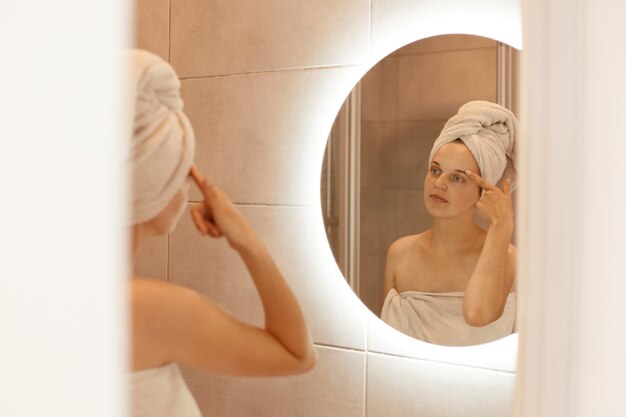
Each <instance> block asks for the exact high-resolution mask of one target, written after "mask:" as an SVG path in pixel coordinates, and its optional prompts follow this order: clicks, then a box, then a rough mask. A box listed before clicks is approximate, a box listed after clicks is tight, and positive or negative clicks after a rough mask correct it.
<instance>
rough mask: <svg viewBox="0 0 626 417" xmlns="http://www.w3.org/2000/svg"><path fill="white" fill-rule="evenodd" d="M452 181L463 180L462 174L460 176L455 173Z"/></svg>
mask: <svg viewBox="0 0 626 417" xmlns="http://www.w3.org/2000/svg"><path fill="white" fill-rule="evenodd" d="M454 181H456V182H463V181H464V179H463V177H462V176H460V175H455V176H454Z"/></svg>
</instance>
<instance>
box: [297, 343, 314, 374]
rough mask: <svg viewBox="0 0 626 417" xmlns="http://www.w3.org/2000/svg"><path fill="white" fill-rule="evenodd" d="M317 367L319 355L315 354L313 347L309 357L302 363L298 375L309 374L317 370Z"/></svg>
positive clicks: (303, 359)
mask: <svg viewBox="0 0 626 417" xmlns="http://www.w3.org/2000/svg"><path fill="white" fill-rule="evenodd" d="M315 365H317V353H316V352H315V348H314V347H313V346H311V348H310V349H309V352H308V353H307V355H306V356H305V357H304V358H302V360H301V361H300V367H299V369H298V372H297V373H299V374H303V373H305V372H309V371H310V370H312V369H313V368H315Z"/></svg>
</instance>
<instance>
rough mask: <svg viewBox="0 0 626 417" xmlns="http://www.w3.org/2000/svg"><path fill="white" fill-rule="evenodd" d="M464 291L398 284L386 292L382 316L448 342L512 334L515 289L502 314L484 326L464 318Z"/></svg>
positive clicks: (409, 332) (417, 333)
mask: <svg viewBox="0 0 626 417" xmlns="http://www.w3.org/2000/svg"><path fill="white" fill-rule="evenodd" d="M463 296H464V292H462V291H459V292H444V293H428V292H418V291H403V292H402V293H398V291H397V290H396V289H395V288H392V289H391V291H389V293H388V294H387V297H386V298H385V302H384V304H383V309H382V314H381V319H382V320H383V321H384V322H385V323H387V324H389V325H390V326H391V327H393V328H395V329H396V330H398V331H401V332H402V333H405V334H407V335H409V336H412V337H414V338H416V339H419V340H423V341H425V342H429V343H434V344H438V345H445V346H468V345H478V344H482V343H487V342H492V341H494V340H497V339H500V338H503V337H505V336H508V335H510V334H511V333H513V331H514V325H515V293H510V294H509V296H508V298H507V301H506V305H505V307H504V312H503V313H502V316H501V317H500V318H499V319H498V320H496V321H494V322H493V323H490V324H488V325H486V326H483V327H473V326H470V325H469V324H467V323H466V322H465V319H464V318H463Z"/></svg>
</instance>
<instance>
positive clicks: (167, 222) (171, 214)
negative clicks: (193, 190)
mask: <svg viewBox="0 0 626 417" xmlns="http://www.w3.org/2000/svg"><path fill="white" fill-rule="evenodd" d="M189 188H190V184H189V179H187V181H185V183H184V184H183V186H182V187H181V189H180V190H179V191H178V193H176V195H175V196H174V198H172V200H171V201H170V202H169V203H168V205H167V206H165V208H164V209H163V210H161V212H160V213H159V214H157V216H156V217H154V218H152V219H151V220H150V221H149V224H150V228H151V229H153V230H154V232H155V234H157V235H166V234H168V233H171V232H173V231H174V229H175V228H176V225H177V224H178V222H179V220H180V218H181V217H182V215H183V214H184V213H185V207H186V205H187V200H188V197H189Z"/></svg>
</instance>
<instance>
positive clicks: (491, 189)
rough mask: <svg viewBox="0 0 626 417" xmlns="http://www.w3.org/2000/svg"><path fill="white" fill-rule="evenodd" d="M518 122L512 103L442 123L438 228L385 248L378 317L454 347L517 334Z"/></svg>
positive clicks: (427, 186)
mask: <svg viewBox="0 0 626 417" xmlns="http://www.w3.org/2000/svg"><path fill="white" fill-rule="evenodd" d="M517 124H518V122H517V119H516V117H515V115H514V114H513V113H512V112H511V111H509V110H508V109H506V108H504V107H502V106H500V105H497V104H495V103H490V102H487V101H472V102H469V103H467V104H465V105H463V106H462V107H461V108H460V109H459V111H458V113H457V114H456V115H455V116H453V117H452V118H451V119H450V120H448V122H447V123H446V125H445V126H444V128H443V130H442V132H441V134H440V135H439V137H438V138H437V140H436V141H435V143H434V145H433V148H432V151H431V154H430V159H429V166H428V172H427V174H426V177H425V179H424V204H425V206H426V209H427V211H428V213H429V214H430V215H431V216H432V227H431V228H430V229H428V230H426V231H425V232H422V233H419V234H417V235H411V236H405V237H402V238H400V239H398V240H396V241H395V242H394V243H393V244H392V245H391V246H390V247H389V250H388V253H387V261H386V265H385V276H384V284H383V285H384V288H383V307H382V311H381V318H382V319H383V320H384V321H385V322H387V323H388V324H390V325H391V326H392V327H394V328H396V329H398V330H399V331H401V332H403V333H406V334H408V335H410V336H413V337H415V338H417V339H420V340H424V341H427V342H430V343H436V344H441V345H450V346H463V345H475V344H480V343H486V342H490V341H493V340H496V339H500V338H502V337H504V336H507V335H509V334H511V333H512V332H513V331H514V324H515V323H514V322H515V293H514V288H515V286H514V283H515V264H516V262H515V257H516V248H515V246H513V245H512V244H511V238H512V235H513V226H514V221H513V204H512V202H511V191H512V190H513V189H514V188H515V187H516V177H517V172H516V166H515V164H516V159H517V156H516V139H517V137H516V135H517V131H518V128H517ZM476 216H478V217H479V218H482V219H483V221H484V222H486V224H487V225H488V226H487V228H486V230H485V229H483V228H481V227H480V226H479V225H478V224H477V223H476Z"/></svg>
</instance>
